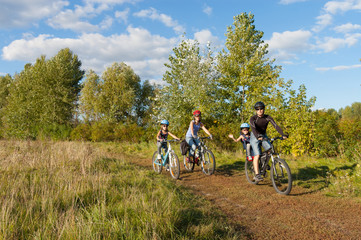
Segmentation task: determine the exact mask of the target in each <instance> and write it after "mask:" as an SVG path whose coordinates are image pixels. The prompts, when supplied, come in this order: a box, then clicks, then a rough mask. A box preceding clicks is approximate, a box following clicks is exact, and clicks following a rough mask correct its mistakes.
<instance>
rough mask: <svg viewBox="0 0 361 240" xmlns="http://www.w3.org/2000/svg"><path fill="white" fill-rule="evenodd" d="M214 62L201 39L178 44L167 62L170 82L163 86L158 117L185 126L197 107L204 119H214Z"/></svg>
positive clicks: (168, 80)
mask: <svg viewBox="0 0 361 240" xmlns="http://www.w3.org/2000/svg"><path fill="white" fill-rule="evenodd" d="M213 65H214V60H213V57H212V52H211V51H210V49H209V48H207V49H206V53H205V55H202V54H201V49H200V46H199V43H198V42H197V41H190V40H188V41H187V40H183V41H182V42H181V43H180V44H179V46H178V47H175V48H174V49H173V54H171V55H170V56H169V63H167V64H165V66H166V67H167V71H166V72H165V74H164V75H163V80H164V82H166V84H165V85H164V86H163V87H162V88H161V89H160V92H159V95H158V97H159V100H158V101H157V103H158V104H159V107H158V108H157V109H156V111H155V113H154V114H155V119H154V120H155V121H160V120H161V119H163V118H165V119H168V120H169V121H170V123H171V126H172V127H174V128H175V129H180V128H182V129H185V128H187V127H188V125H189V122H190V120H191V116H192V112H193V111H194V110H196V109H198V110H201V111H202V117H203V118H205V119H210V118H211V116H212V114H213V113H212V112H213V109H212V105H213V103H214V97H213V96H212V94H213V91H214V88H215V85H214V78H215V76H214V71H213V68H214V66H213ZM184 133H185V132H183V134H184Z"/></svg>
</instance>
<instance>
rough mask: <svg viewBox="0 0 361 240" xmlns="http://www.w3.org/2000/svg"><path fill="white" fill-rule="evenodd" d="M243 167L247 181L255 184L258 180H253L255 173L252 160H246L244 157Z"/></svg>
mask: <svg viewBox="0 0 361 240" xmlns="http://www.w3.org/2000/svg"><path fill="white" fill-rule="evenodd" d="M244 169H245V172H246V178H247V181H248V182H249V183H252V184H257V183H258V182H256V181H255V180H254V177H255V175H256V174H255V173H254V168H253V161H248V159H246V161H245V163H244Z"/></svg>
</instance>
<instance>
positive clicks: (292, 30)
mask: <svg viewBox="0 0 361 240" xmlns="http://www.w3.org/2000/svg"><path fill="white" fill-rule="evenodd" d="M0 6H1V8H0V10H1V14H0V47H1V58H0V75H5V74H7V73H9V74H10V75H14V74H15V73H19V72H20V71H22V70H23V68H24V65H25V64H26V63H29V62H30V63H33V62H34V61H35V60H36V58H38V57H40V56H41V55H46V57H48V58H50V57H52V56H54V55H55V54H56V53H57V52H58V51H59V50H60V49H62V48H65V47H69V48H70V49H71V50H72V51H73V52H74V53H75V54H77V55H78V56H79V57H80V59H81V61H82V63H83V68H84V69H85V70H88V69H93V70H95V71H96V72H98V73H101V72H103V71H104V70H105V69H106V67H108V66H110V65H111V64H112V63H113V62H125V63H127V64H128V65H130V66H131V67H132V68H133V69H134V71H135V72H136V73H137V74H138V75H140V77H141V78H142V79H143V80H150V81H153V82H160V81H161V78H162V74H163V73H164V72H165V67H164V63H166V62H167V61H168V56H169V54H171V53H172V48H173V47H175V46H177V45H178V43H179V41H180V39H181V38H182V35H183V34H184V33H186V38H189V39H197V40H198V41H199V42H200V43H201V44H205V43H207V42H208V41H210V42H211V46H212V47H213V48H214V51H218V50H219V49H221V48H223V46H224V42H225V33H226V29H227V26H230V25H232V23H233V16H235V15H238V14H240V13H242V12H247V13H249V12H251V13H253V14H254V19H255V26H256V28H257V29H258V30H260V31H263V32H264V41H265V42H267V43H268V44H269V57H271V58H275V59H276V64H277V65H280V66H282V68H283V70H282V74H281V77H283V78H284V79H285V80H289V79H292V80H293V81H294V85H293V88H295V89H297V88H298V86H299V85H300V84H305V86H306V88H307V94H308V97H312V96H315V97H316V98H317V101H316V104H315V109H319V108H334V109H336V110H338V109H339V108H342V107H345V106H348V105H351V104H352V103H353V102H361V62H360V59H361V51H360V50H361V0H339V1H321V0H247V1H246V0H223V1H219V0H182V1H179V0H177V1H176V0H148V1H146V0H143V1H142V0H78V1H67V0H32V1H28V0H0Z"/></svg>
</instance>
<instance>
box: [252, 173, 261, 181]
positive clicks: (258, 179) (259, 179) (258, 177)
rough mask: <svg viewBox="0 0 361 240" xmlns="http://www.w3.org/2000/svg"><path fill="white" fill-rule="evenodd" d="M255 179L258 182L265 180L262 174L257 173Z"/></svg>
mask: <svg viewBox="0 0 361 240" xmlns="http://www.w3.org/2000/svg"><path fill="white" fill-rule="evenodd" d="M253 180H255V181H256V182H260V181H263V177H262V176H261V174H257V175H256V176H254V178H253Z"/></svg>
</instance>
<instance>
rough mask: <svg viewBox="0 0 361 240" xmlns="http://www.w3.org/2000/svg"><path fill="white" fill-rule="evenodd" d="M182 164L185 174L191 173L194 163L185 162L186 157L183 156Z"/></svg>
mask: <svg viewBox="0 0 361 240" xmlns="http://www.w3.org/2000/svg"><path fill="white" fill-rule="evenodd" d="M183 164H184V169H185V170H186V171H187V172H192V171H193V169H194V161H190V159H189V161H187V155H183Z"/></svg>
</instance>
